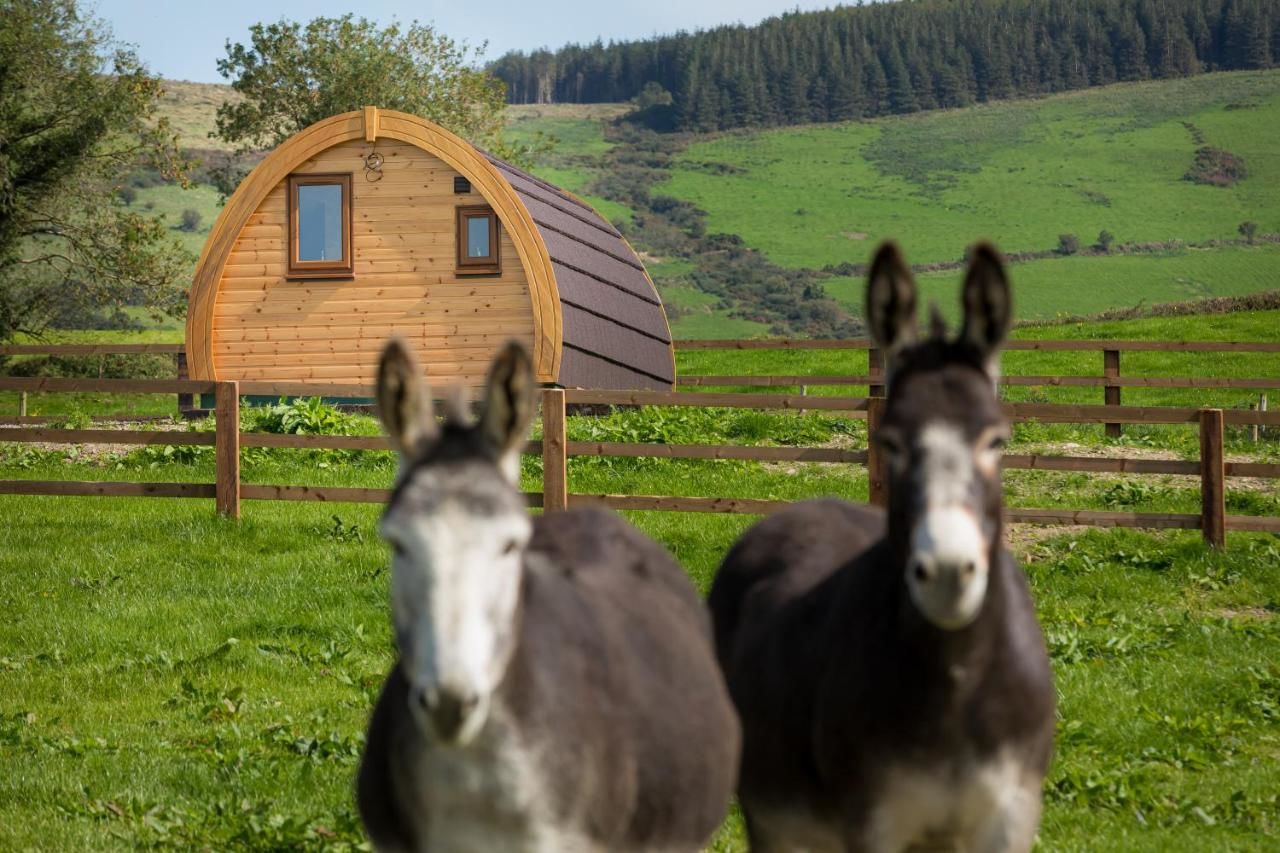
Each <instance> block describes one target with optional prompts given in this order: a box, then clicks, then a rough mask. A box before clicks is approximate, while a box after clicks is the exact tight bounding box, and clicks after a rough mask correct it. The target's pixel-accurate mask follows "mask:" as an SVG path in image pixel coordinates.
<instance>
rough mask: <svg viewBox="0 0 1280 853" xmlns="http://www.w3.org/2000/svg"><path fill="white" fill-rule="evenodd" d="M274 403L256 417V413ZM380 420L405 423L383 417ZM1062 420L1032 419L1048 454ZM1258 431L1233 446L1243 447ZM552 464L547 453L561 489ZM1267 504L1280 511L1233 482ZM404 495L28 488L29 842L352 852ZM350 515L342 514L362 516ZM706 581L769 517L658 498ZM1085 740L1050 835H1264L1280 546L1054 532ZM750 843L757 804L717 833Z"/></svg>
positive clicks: (798, 433)
mask: <svg viewBox="0 0 1280 853" xmlns="http://www.w3.org/2000/svg"><path fill="white" fill-rule="evenodd" d="M255 417H256V415H254V414H252V413H248V414H246V420H253V419H254V418H255ZM347 427H348V429H349V430H350V431H354V432H359V433H367V432H371V431H374V430H375V429H376V426H375V424H374V423H373V422H372V421H371V420H369V419H367V418H357V419H353V420H351V421H349V422H348V423H347ZM569 433H570V438H571V439H573V440H585V441H616V440H627V441H670V442H690V441H707V440H710V439H712V438H718V439H719V440H727V441H731V442H736V443H749V444H755V443H770V444H802V445H812V444H831V443H836V444H841V445H843V446H854V447H858V446H865V440H866V433H865V426H864V424H863V423H862V422H858V421H846V420H841V419H835V418H826V417H821V416H817V415H807V416H801V417H797V416H794V415H791V414H772V415H770V414H763V413H757V412H749V411H744V412H728V413H726V412H724V411H720V412H715V411H709V410H698V409H680V410H670V409H667V410H653V409H646V410H640V411H633V412H624V413H618V414H614V415H611V416H608V417H600V418H579V417H571V418H570V421H569ZM1035 439H1036V436H1035V435H1030V436H1027V435H1019V436H1016V437H1015V442H1014V447H1013V450H1014V451H1015V452H1021V451H1025V450H1026V448H1027V447H1029V446H1030V443H1031V442H1033V441H1034V440H1035ZM1239 449H1240V446H1239V445H1233V447H1232V450H1233V451H1237V450H1239ZM211 455H212V454H211V452H210V450H209V449H199V450H196V451H192V452H185V453H182V454H172V453H169V452H166V451H165V450H164V449H162V448H150V449H145V450H140V451H135V452H133V453H130V454H126V455H124V456H117V457H105V458H104V457H91V458H89V457H84V456H83V455H80V454H77V453H76V452H74V451H72V452H70V453H69V454H68V453H62V452H49V451H41V450H29V449H18V448H8V449H5V448H2V447H0V478H73V479H150V480H164V481H205V482H207V481H209V480H210V479H211V478H212V474H213V471H212V459H211ZM242 462H243V466H244V477H245V480H246V482H252V483H309V484H313V485H322V484H333V485H364V486H379V487H385V486H387V485H388V484H389V483H390V481H391V479H392V477H393V475H394V461H393V459H392V458H391V455H390V454H388V453H364V454H359V453H347V452H338V451H318V452H301V453H300V452H297V451H278V450H261V449H255V450H245V451H244V452H243V458H242ZM539 475H540V460H538V459H536V458H530V459H527V460H526V461H525V465H524V478H525V485H526V487H536V485H537V482H538V478H539ZM570 483H571V487H572V489H573V490H574V491H580V492H586V493H593V492H605V491H607V492H619V491H626V492H630V493H638V494H681V495H726V496H752V497H768V498H779V499H795V498H801V497H806V496H814V495H821V494H836V495H842V496H845V497H848V498H852V499H855V500H865V498H866V493H867V492H866V477H865V472H864V471H863V470H862V469H861V468H860V467H858V466H854V467H852V468H850V467H845V466H819V465H809V464H802V465H776V464H757V463H748V462H698V461H692V462H679V461H671V460H627V459H592V458H582V459H573V460H571V462H570ZM1007 486H1008V493H1009V501H1010V503H1011V504H1013V505H1019V506H1026V505H1034V506H1049V505H1070V506H1077V507H1094V508H1112V509H1114V508H1121V507H1123V508H1131V509H1142V510H1149V509H1169V510H1173V511H1194V509H1195V506H1194V504H1195V493H1194V487H1193V486H1191V485H1190V484H1188V483H1187V482H1185V481H1184V482H1179V481H1178V478H1169V477H1166V478H1150V477H1148V478H1124V477H1097V476H1094V477H1084V476H1081V475H1071V474H1056V473H1053V472H1040V471H1032V472H1008V474H1007ZM1230 495H1231V500H1232V501H1233V506H1235V507H1236V508H1237V510H1238V511H1253V512H1269V513H1280V501H1278V500H1277V499H1276V496H1275V494H1274V493H1273V492H1266V491H1255V490H1247V489H1236V488H1232V490H1231V492H1230ZM377 512H378V510H377V508H376V507H370V506H354V505H341V506H320V505H301V504H293V505H288V504H272V503H256V502H249V503H247V504H246V505H245V518H244V520H243V521H242V522H240V523H239V524H235V523H231V522H224V521H220V520H218V519H216V518H215V517H214V514H213V508H212V506H211V502H209V501H174V500H132V499H78V498H71V499H50V498H28V497H11V496H5V497H0V514H3V516H4V518H5V519H6V523H5V525H4V526H3V528H2V529H0V606H2V607H3V608H4V611H5V614H6V619H5V620H4V624H3V625H0V762H2V763H3V765H4V766H5V767H6V771H7V772H6V773H5V774H4V775H3V777H0V849H14V850H22V849H50V850H62V849H122V850H123V849H135V848H138V847H162V848H163V847H181V848H184V849H190V848H214V849H226V848H233V847H234V848H247V849H284V848H290V849H293V848H306V849H349V847H350V845H355V844H358V843H359V842H360V840H361V834H360V830H359V827H358V822H357V819H356V815H355V811H354V805H353V802H352V793H351V788H352V779H353V774H354V772H355V768H356V762H357V760H358V755H359V752H360V749H361V746H362V732H363V727H364V724H365V720H366V718H367V714H368V710H369V707H370V705H371V702H372V700H373V697H374V695H375V693H376V691H377V689H378V686H379V684H380V681H381V679H382V677H383V675H384V673H385V670H386V668H387V666H388V665H389V663H390V660H391V654H392V651H391V634H390V630H389V624H388V614H387V604H386V597H387V574H386V571H385V566H386V552H385V548H384V546H383V545H382V544H381V543H380V542H378V541H377V538H376V536H375V534H374V527H375V522H376V517H377ZM335 516H336V517H335ZM630 517H631V519H632V520H633V521H634V522H635V523H637V524H639V525H640V526H641V527H642V529H644V530H646V531H647V532H649V533H650V534H651V535H654V536H655V537H657V538H658V539H659V540H660V541H662V542H663V543H664V544H666V545H667V546H668V547H669V548H671V549H672V551H673V552H674V553H675V554H676V556H677V557H678V558H679V559H680V560H681V562H682V563H683V565H685V567H686V568H687V570H688V571H689V574H690V576H691V578H693V580H694V582H695V583H696V584H697V585H698V587H699V588H700V589H702V590H703V591H704V592H705V590H706V589H707V587H708V586H709V584H710V581H711V579H712V577H713V576H714V571H715V567H716V565H717V564H718V562H719V560H720V558H721V556H722V555H723V553H724V551H725V549H726V548H727V547H728V546H729V544H730V543H731V542H732V541H733V539H734V538H735V537H736V536H737V535H739V534H740V533H741V532H742V530H743V529H745V527H746V526H747V525H748V524H750V523H751V519H749V518H743V517H728V516H710V517H708V516H699V515H678V514H663V513H636V514H632V515H631V516H630ZM1024 550H1025V556H1028V557H1029V558H1030V561H1029V567H1028V571H1029V574H1030V577H1031V580H1032V584H1033V587H1034V589H1035V591H1036V596H1037V601H1038V607H1039V611H1040V615H1041V619H1042V622H1043V624H1044V627H1045V631H1046V635H1047V637H1048V641H1049V647H1050V650H1051V655H1052V658H1053V661H1054V669H1055V677H1056V680H1057V685H1058V691H1059V707H1060V718H1061V719H1060V722H1059V739H1058V747H1057V754H1056V757H1055V763H1054V767H1053V770H1052V771H1051V774H1050V778H1049V784H1048V786H1047V793H1046V811H1045V820H1044V826H1043V829H1042V832H1041V840H1042V844H1041V849H1044V850H1053V851H1058V850H1064V851H1065V850H1081V851H1083V850H1099V849H1106V850H1118V849H1124V850H1151V851H1155V850H1162V851H1163V850H1169V851H1184V850H1185V851H1199V850H1210V849H1222V850H1225V849H1231V850H1263V849H1266V847H1267V845H1268V844H1269V841H1268V838H1269V837H1270V834H1271V833H1274V832H1275V831H1278V830H1280V825H1277V817H1276V814H1277V813H1276V810H1275V809H1276V805H1275V791H1276V790H1277V786H1278V785H1280V761H1277V759H1278V758H1280V668H1277V666H1276V664H1275V655H1274V649H1275V647H1276V643H1277V641H1278V640H1280V619H1278V618H1277V613H1280V574H1277V572H1276V571H1275V569H1276V566H1277V565H1280V545H1278V544H1277V540H1276V539H1275V538H1274V537H1263V536H1248V535H1241V534H1231V535H1230V541H1229V550H1228V551H1227V552H1226V553H1225V554H1216V553H1212V552H1210V551H1207V550H1206V549H1205V548H1204V547H1203V546H1202V545H1201V544H1200V543H1199V541H1198V537H1197V536H1195V535H1181V534H1179V535H1165V536H1153V535H1146V534H1140V533H1130V532H1119V533H1104V532H1090V533H1085V534H1080V533H1074V532H1073V533H1070V534H1066V535H1062V536H1059V537H1057V538H1054V539H1051V540H1049V541H1048V542H1044V543H1041V544H1034V543H1032V544H1030V545H1027V546H1026V547H1025V549H1024ZM713 849H715V850H721V851H730V850H732V851H741V850H744V849H745V845H744V842H743V838H742V832H741V826H740V823H739V822H738V821H737V820H735V819H731V820H730V821H729V822H728V823H727V824H726V826H725V828H724V829H723V830H722V831H721V833H720V834H719V835H718V836H717V840H716V842H715V845H714V847H713Z"/></svg>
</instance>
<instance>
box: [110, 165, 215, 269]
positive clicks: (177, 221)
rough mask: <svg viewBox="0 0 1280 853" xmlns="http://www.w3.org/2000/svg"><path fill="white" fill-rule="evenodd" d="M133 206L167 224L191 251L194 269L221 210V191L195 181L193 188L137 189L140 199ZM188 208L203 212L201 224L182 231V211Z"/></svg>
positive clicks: (162, 187)
mask: <svg viewBox="0 0 1280 853" xmlns="http://www.w3.org/2000/svg"><path fill="white" fill-rule="evenodd" d="M148 205H149V206H148ZM131 209H132V210H134V211H136V212H138V213H148V214H151V215H152V216H156V217H158V218H160V219H161V220H162V221H163V222H164V223H165V224H166V225H168V226H169V230H170V231H171V232H172V234H173V236H174V237H176V238H177V239H178V241H179V242H180V243H182V246H183V248H185V249H186V250H187V251H188V252H190V253H191V254H192V256H193V257H192V260H191V269H192V271H194V270H195V259H196V258H198V257H199V256H200V251H201V249H203V248H204V241H205V240H206V239H207V238H208V236H209V229H211V228H212V227H213V223H214V220H216V219H217V218H218V214H219V213H221V212H222V202H221V200H220V198H219V196H218V191H217V190H215V189H214V188H213V187H211V186H208V185H206V184H196V185H194V186H192V187H191V188H190V189H183V188H182V187H180V186H176V185H173V184H166V185H164V186H158V187H145V188H143V189H140V190H138V198H137V200H136V201H134V203H133V204H132V205H131ZM188 209H190V210H194V211H196V212H197V213H199V214H200V226H199V227H198V228H197V229H196V230H194V231H183V230H182V228H181V227H180V226H181V224H182V212H183V211H184V210H188Z"/></svg>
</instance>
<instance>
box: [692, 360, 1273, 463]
mask: <svg viewBox="0 0 1280 853" xmlns="http://www.w3.org/2000/svg"><path fill="white" fill-rule="evenodd" d="M679 348H680V349H682V350H866V351H867V363H868V372H867V373H865V374H862V375H851V376H814V375H806V376H713V375H697V374H682V375H681V376H680V377H679V380H678V381H679V384H680V385H682V386H686V387H711V386H719V387H732V386H737V387H753V386H754V387H764V388H778V387H797V386H798V387H799V388H800V389H801V391H802V393H803V392H804V391H805V390H806V389H807V388H808V387H809V386H814V385H817V386H822V385H828V386H841V385H866V386H868V390H869V393H870V395H871V396H872V397H882V396H884V353H883V352H882V351H881V350H880V349H879V348H878V347H876V346H875V345H874V344H873V343H872V342H871V341H870V340H869V339H867V338H850V339H848V340H802V339H787V338H772V339H760V340H755V339H753V340H724V341H721V340H697V341H680V342H679ZM1004 349H1006V350H1019V351H1028V350H1029V351H1038V352H1100V353H1101V354H1102V375H1101V376H1009V375H1003V376H1001V377H1000V384H1002V385H1032V386H1043V387H1057V388H1065V387H1094V388H1102V395H1103V396H1102V402H1103V404H1104V405H1107V406H1119V405H1121V402H1120V394H1121V389H1122V388H1239V389H1258V390H1275V389H1280V378H1277V377H1274V376H1271V377H1260V378H1247V379H1246V378H1223V377H1201V376H1122V375H1121V373H1120V354H1121V353H1123V352H1183V353H1241V352H1251V353H1280V341H1277V342H1271V341H1267V342H1259V341H1113V340H1097V341H1021V340H1017V341H1006V342H1005V344H1004ZM1262 399H1263V400H1264V401H1265V399H1266V398H1265V396H1264V397H1263V398H1262ZM1263 406H1265V403H1264V404H1263ZM1105 423H1106V434H1107V435H1108V436H1111V437H1113V438H1114V437H1117V436H1119V435H1120V434H1121V429H1122V426H1121V425H1122V423H1123V422H1122V421H1107V422H1105Z"/></svg>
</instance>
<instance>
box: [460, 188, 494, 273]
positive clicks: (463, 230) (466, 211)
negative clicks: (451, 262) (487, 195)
mask: <svg viewBox="0 0 1280 853" xmlns="http://www.w3.org/2000/svg"><path fill="white" fill-rule="evenodd" d="M481 217H483V218H486V219H488V220H489V254H488V255H486V256H484V257H483V258H471V257H467V220H469V219H477V218H481ZM457 230H458V240H457V253H458V257H457V261H458V268H457V274H458V275H493V274H495V273H500V272H502V233H501V231H500V223H499V221H498V214H496V213H494V212H493V208H492V207H489V206H488V205H483V204H478V205H476V204H473V205H464V206H462V207H459V208H458V226H457Z"/></svg>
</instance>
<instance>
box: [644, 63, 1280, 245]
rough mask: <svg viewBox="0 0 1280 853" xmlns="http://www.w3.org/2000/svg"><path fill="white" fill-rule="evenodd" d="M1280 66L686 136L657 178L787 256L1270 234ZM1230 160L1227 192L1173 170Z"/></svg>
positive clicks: (730, 229)
mask: <svg viewBox="0 0 1280 853" xmlns="http://www.w3.org/2000/svg"><path fill="white" fill-rule="evenodd" d="M1276 128H1280V72H1278V71H1268V72H1244V73H1230V74H1212V75H1205V76H1202V77H1193V78H1188V79H1185V80H1172V81H1161V82H1148V83H1138V84H1120V85H1116V86H1111V87H1107V88H1104V89H1093V90H1087V91H1082V92H1073V93H1069V94H1065V95H1058V96H1054V97H1050V98H1044V99H1040V100H1030V101H1006V102H1003V103H998V104H989V105H983V106H976V107H970V108H968V109H964V110H948V111H940V112H933V113H926V114H920V115H915V116H910V117H895V118H886V119H880V120H877V121H871V122H854V123H846V124H839V125H822V126H810V127H805V128H798V129H787V130H777V131H769V132H763V133H750V134H734V135H727V136H720V137H716V138H712V139H707V140H705V141H699V142H695V143H694V144H692V145H690V146H689V147H688V148H687V149H686V151H685V152H684V154H683V155H682V156H680V157H679V158H678V159H677V161H676V164H675V168H674V169H673V171H672V178H671V180H670V181H669V182H668V183H667V184H666V185H664V186H663V187H661V188H660V189H661V190H662V191H664V192H669V193H671V194H672V195H675V196H677V197H680V198H684V199H688V200H689V201H692V202H694V203H695V204H697V205H698V206H699V207H701V208H702V209H704V210H705V211H707V226H708V228H709V229H710V230H713V231H723V232H726V233H731V234H738V235H739V236H741V237H742V238H743V239H744V240H746V241H747V243H748V244H749V245H751V246H754V247H756V248H759V249H761V250H762V251H764V252H765V253H766V254H767V255H768V256H769V257H770V258H771V259H772V260H774V261H775V262H776V263H779V264H782V265H783V266H787V267H810V268H812V267H822V266H825V265H827V264H840V263H843V262H849V261H854V262H858V261H864V260H865V259H866V257H867V255H868V253H869V245H871V244H873V243H874V242H875V241H877V240H880V239H883V238H887V237H893V238H897V239H899V240H901V241H902V243H903V245H904V247H905V248H906V249H907V252H908V254H909V255H910V257H911V260H912V261H913V262H914V263H931V262H937V261H954V260H956V259H958V258H959V257H960V256H961V254H962V252H963V251H964V247H965V245H966V244H967V243H968V242H969V241H970V240H972V239H973V238H975V237H978V236H987V237H990V238H992V239H994V240H996V241H997V242H999V243H1000V245H1001V246H1002V247H1003V248H1004V249H1005V251H1008V252H1013V251H1041V250H1048V249H1052V248H1054V247H1055V246H1056V245H1057V244H1058V237H1059V235H1060V234H1064V233H1070V234H1075V235H1077V236H1078V237H1079V238H1080V239H1081V241H1082V242H1084V243H1085V244H1088V243H1092V242H1093V241H1094V240H1095V239H1096V237H1097V235H1098V232H1099V231H1102V230H1104V229H1105V230H1108V231H1110V232H1111V233H1112V234H1114V235H1115V237H1116V238H1117V240H1118V241H1120V242H1151V241H1161V242H1163V241H1170V240H1187V241H1204V240H1212V239H1222V238H1234V237H1235V236H1236V228H1237V226H1238V225H1239V224H1240V223H1241V222H1242V221H1244V220H1246V219H1250V220H1254V221H1256V222H1257V223H1258V224H1259V226H1260V230H1261V231H1280V147H1277V146H1276V137H1275V133H1276ZM1203 147H1212V148H1216V149H1219V150H1222V151H1226V152H1230V153H1232V154H1235V155H1237V156H1239V157H1242V158H1243V160H1244V163H1245V166H1246V169H1247V177H1245V178H1244V179H1243V180H1240V181H1239V182H1238V183H1235V184H1234V185H1232V186H1226V187H1222V186H1212V185H1207V184H1200V183H1195V182H1193V181H1191V180H1186V179H1185V178H1184V176H1185V175H1186V174H1187V173H1188V171H1189V170H1190V169H1191V168H1192V166H1193V164H1194V163H1195V161H1196V152H1197V149H1200V148H1203Z"/></svg>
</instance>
